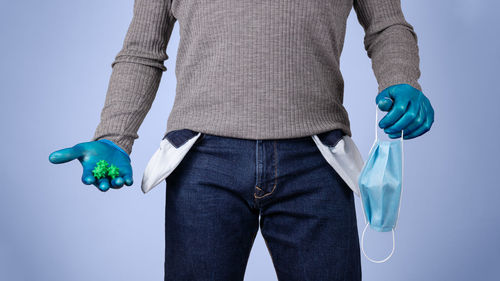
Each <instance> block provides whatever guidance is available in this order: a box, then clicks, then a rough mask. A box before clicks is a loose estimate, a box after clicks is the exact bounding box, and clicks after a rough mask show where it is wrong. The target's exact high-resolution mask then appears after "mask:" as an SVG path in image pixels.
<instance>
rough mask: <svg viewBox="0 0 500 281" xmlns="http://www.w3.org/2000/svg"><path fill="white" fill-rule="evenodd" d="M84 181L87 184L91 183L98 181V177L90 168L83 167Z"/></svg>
mask: <svg viewBox="0 0 500 281" xmlns="http://www.w3.org/2000/svg"><path fill="white" fill-rule="evenodd" d="M82 182H83V183H84V184H86V185H91V184H94V183H95V182H96V178H95V177H94V174H93V173H92V170H90V169H83V173H82Z"/></svg>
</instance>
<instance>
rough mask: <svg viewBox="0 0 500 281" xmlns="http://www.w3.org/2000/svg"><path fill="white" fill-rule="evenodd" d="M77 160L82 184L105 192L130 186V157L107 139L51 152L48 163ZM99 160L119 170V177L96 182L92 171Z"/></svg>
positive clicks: (131, 180) (131, 181)
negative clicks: (81, 172) (80, 167)
mask: <svg viewBox="0 0 500 281" xmlns="http://www.w3.org/2000/svg"><path fill="white" fill-rule="evenodd" d="M74 159H78V160H79V161H80V163H81V164H82V167H83V174H82V182H83V183H84V184H87V185H90V184H93V185H94V186H96V187H97V188H99V190H101V191H107V190H108V189H109V188H110V187H112V188H120V187H122V186H123V184H125V185H128V186H130V185H132V183H133V179H132V166H131V165H130V157H129V155H128V154H127V152H125V151H124V150H123V149H122V148H121V147H119V146H118V145H116V144H115V143H114V142H112V141H110V140H107V139H100V140H97V141H91V142H82V143H79V144H76V145H75V146H73V147H69V148H64V149H61V150H57V151H54V152H52V153H51V154H50V155H49V161H50V162H52V163H54V164H61V163H66V162H69V161H71V160H74ZM99 160H105V161H106V162H108V163H109V164H113V165H115V166H116V167H118V169H119V175H118V176H117V177H115V178H114V179H113V180H111V183H110V181H109V179H108V178H106V177H105V178H102V179H99V180H96V178H95V177H94V174H93V173H92V170H93V169H94V167H95V165H96V163H97V162H98V161H99Z"/></svg>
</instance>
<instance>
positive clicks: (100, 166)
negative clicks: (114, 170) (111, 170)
mask: <svg viewBox="0 0 500 281" xmlns="http://www.w3.org/2000/svg"><path fill="white" fill-rule="evenodd" d="M92 173H93V174H94V177H95V178H96V179H102V178H104V177H106V174H107V173H108V162H106V161H105V160H100V161H99V162H97V164H96V166H95V168H94V170H92Z"/></svg>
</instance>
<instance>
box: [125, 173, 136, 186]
mask: <svg viewBox="0 0 500 281" xmlns="http://www.w3.org/2000/svg"><path fill="white" fill-rule="evenodd" d="M123 181H124V182H125V185H128V186H131V185H132V184H133V183H134V179H133V178H132V174H125V175H123Z"/></svg>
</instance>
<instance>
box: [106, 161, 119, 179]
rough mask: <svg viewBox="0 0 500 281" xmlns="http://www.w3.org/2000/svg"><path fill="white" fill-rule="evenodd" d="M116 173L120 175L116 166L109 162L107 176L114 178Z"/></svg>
mask: <svg viewBox="0 0 500 281" xmlns="http://www.w3.org/2000/svg"><path fill="white" fill-rule="evenodd" d="M118 175H120V172H119V169H118V167H116V166H115V165H113V164H111V166H110V167H109V168H108V176H109V177H110V178H111V179H114V178H116V177H117V176H118Z"/></svg>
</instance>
